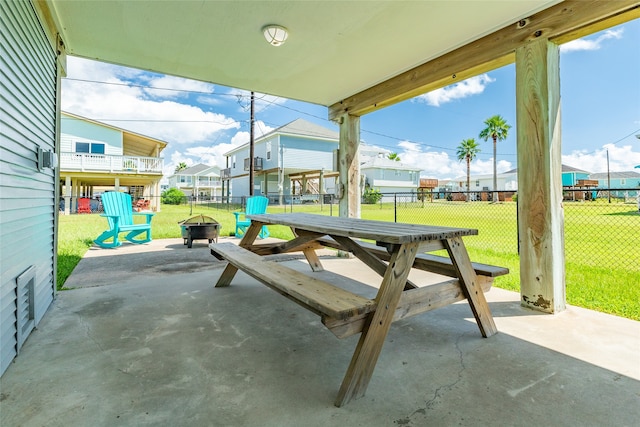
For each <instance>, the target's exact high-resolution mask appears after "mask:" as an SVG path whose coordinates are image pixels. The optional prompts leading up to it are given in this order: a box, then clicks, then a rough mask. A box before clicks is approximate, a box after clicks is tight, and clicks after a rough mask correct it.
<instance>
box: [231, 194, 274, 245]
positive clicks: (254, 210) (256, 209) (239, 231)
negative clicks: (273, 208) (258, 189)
mask: <svg viewBox="0 0 640 427" xmlns="http://www.w3.org/2000/svg"><path fill="white" fill-rule="evenodd" d="M268 205H269V199H267V198H266V197H263V196H252V197H249V198H248V199H247V206H246V208H245V211H244V212H234V213H233V214H234V215H235V216H236V237H240V236H242V235H244V233H245V232H246V231H247V227H249V226H250V225H251V220H250V219H249V218H247V217H246V216H247V215H257V214H264V213H267V206H268ZM258 237H260V238H261V239H264V238H266V237H269V230H268V229H267V226H266V225H265V226H263V227H262V230H260V234H259V235H258Z"/></svg>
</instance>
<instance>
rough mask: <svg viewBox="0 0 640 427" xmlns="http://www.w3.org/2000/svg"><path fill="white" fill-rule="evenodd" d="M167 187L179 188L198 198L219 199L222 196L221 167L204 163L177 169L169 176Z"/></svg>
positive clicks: (186, 194) (187, 194) (186, 193)
mask: <svg viewBox="0 0 640 427" xmlns="http://www.w3.org/2000/svg"><path fill="white" fill-rule="evenodd" d="M168 181H169V184H168V186H167V188H177V189H179V190H180V191H182V192H183V193H184V194H185V196H189V197H190V196H195V198H196V200H219V199H220V197H221V196H222V181H221V180H220V168H219V167H218V166H207V165H204V164H202V163H198V164H197V165H194V166H191V167H188V168H186V169H182V170H179V171H176V172H175V173H174V174H173V175H171V176H170V177H169V178H168Z"/></svg>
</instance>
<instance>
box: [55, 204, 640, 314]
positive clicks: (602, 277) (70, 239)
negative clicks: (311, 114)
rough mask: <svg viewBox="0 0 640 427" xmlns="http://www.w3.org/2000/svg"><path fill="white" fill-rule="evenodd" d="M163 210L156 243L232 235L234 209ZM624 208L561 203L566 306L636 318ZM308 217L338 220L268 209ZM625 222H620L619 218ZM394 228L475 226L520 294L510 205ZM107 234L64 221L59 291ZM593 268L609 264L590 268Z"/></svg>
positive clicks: (422, 217) (381, 210)
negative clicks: (215, 231) (214, 224)
mask: <svg viewBox="0 0 640 427" xmlns="http://www.w3.org/2000/svg"><path fill="white" fill-rule="evenodd" d="M218 207H219V206H216V205H213V204H211V205H193V206H190V205H180V206H173V205H163V206H162V211H161V212H158V213H157V214H156V216H155V217H154V218H153V221H152V225H153V228H152V230H153V238H154V239H164V238H179V237H180V236H181V231H180V227H179V225H178V223H179V222H180V221H182V220H184V219H187V218H189V217H191V216H195V215H199V214H202V215H206V216H211V217H213V218H214V219H215V220H216V221H218V222H219V223H221V224H222V228H221V236H228V235H232V234H233V232H234V231H235V217H234V215H233V210H232V209H229V208H227V207H226V206H225V205H222V206H221V208H218ZM632 208H634V206H631V207H630V206H629V205H625V204H617V205H608V204H604V203H599V204H597V205H596V204H588V203H565V230H566V232H565V246H566V253H567V255H566V283H567V302H568V303H569V304H571V305H575V306H580V307H585V308H589V309H593V310H598V311H602V312H605V313H611V314H615V315H618V316H623V317H627V318H630V319H635V320H640V251H638V249H637V245H638V241H637V236H639V235H640V215H637V214H634V212H632V211H631V214H629V212H630V209H632ZM291 211H293V212H309V213H317V214H322V215H330V214H333V215H334V216H337V215H338V207H337V206H335V205H334V206H328V205H324V206H320V205H319V204H304V205H294V206H293V207H292V206H289V205H287V206H270V207H269V209H268V212H269V213H285V212H291ZM361 216H362V218H365V219H374V220H380V221H389V222H392V221H394V219H395V218H394V206H393V203H384V204H376V205H362V215H361ZM620 218H622V220H621V219H620ZM397 220H398V222H409V223H422V224H432V225H443V226H453V227H465V228H477V229H478V230H479V235H478V236H469V237H466V238H465V244H466V246H467V248H468V250H469V254H470V257H471V259H472V260H473V261H475V262H480V263H485V264H491V265H499V266H503V267H508V268H509V270H510V274H508V275H506V276H501V277H498V278H496V280H495V282H494V286H496V287H499V288H503V289H508V290H513V291H519V290H520V284H519V283H520V264H519V257H518V255H517V238H516V236H517V228H516V205H515V203H500V204H489V203H482V202H477V203H456V202H444V201H439V202H434V203H429V202H426V203H425V204H424V206H423V204H422V203H421V202H414V203H404V204H403V205H402V206H400V204H399V206H398V218H397ZM106 228H107V220H106V219H105V218H104V217H101V216H100V215H99V214H90V215H61V216H60V221H59V234H58V274H57V279H58V288H59V289H62V288H63V286H64V282H65V281H66V279H67V278H68V277H69V275H70V274H71V272H72V271H73V269H74V268H75V266H76V265H77V264H78V262H79V261H80V259H81V258H82V257H83V256H84V254H85V252H86V251H87V250H88V248H89V247H91V245H92V244H93V239H94V238H95V237H97V236H98V235H99V234H100V233H101V232H102V231H104V230H105V229H106ZM269 230H270V233H271V236H272V237H275V238H281V239H285V240H287V239H291V238H292V237H293V234H292V233H291V231H290V230H289V229H288V228H287V227H283V226H275V225H274V226H269ZM592 265H599V266H602V265H606V268H603V267H592Z"/></svg>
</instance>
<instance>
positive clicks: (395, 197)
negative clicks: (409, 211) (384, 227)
mask: <svg viewBox="0 0 640 427" xmlns="http://www.w3.org/2000/svg"><path fill="white" fill-rule="evenodd" d="M393 222H398V193H393Z"/></svg>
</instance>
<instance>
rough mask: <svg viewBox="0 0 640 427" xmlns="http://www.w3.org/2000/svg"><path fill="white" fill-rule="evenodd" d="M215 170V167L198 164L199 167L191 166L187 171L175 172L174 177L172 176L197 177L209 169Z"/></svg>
mask: <svg viewBox="0 0 640 427" xmlns="http://www.w3.org/2000/svg"><path fill="white" fill-rule="evenodd" d="M212 168H215V166H209V165H205V164H202V163H198V164H197V165H193V166H190V167H188V168H186V169H182V170H180V171H177V172H175V173H174V174H173V175H171V176H175V175H197V174H199V173H201V172H204V171H206V170H207V169H212Z"/></svg>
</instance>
